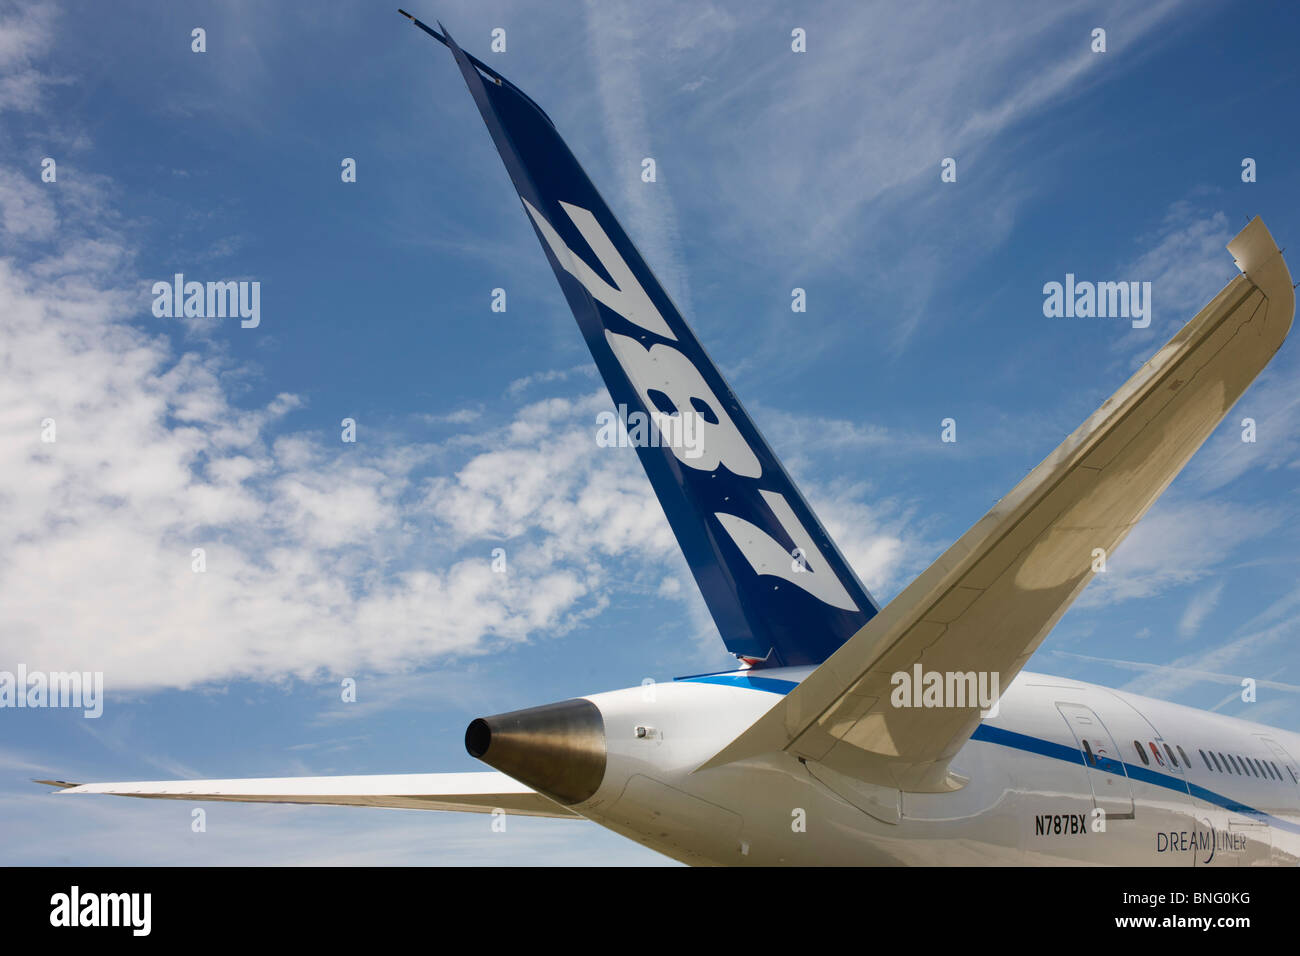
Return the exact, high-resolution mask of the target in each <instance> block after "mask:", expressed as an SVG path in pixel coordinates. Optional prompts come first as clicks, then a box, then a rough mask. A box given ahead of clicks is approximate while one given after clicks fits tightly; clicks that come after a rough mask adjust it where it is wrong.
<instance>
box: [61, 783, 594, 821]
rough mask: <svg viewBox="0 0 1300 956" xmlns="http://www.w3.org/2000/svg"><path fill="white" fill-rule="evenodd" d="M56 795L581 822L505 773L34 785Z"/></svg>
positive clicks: (564, 809)
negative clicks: (499, 815)
mask: <svg viewBox="0 0 1300 956" xmlns="http://www.w3.org/2000/svg"><path fill="white" fill-rule="evenodd" d="M36 782H37V783H43V784H48V785H50V786H52V787H59V788H60V791H59V792H60V793H108V794H113V795H115V796H119V797H146V798H149V799H155V800H191V801H200V800H203V801H207V800H224V801H228V802H233V803H306V804H322V805H331V806H344V807H392V808H395V809H400V810H463V811H467V812H469V813H491V812H492V811H493V810H497V809H500V810H504V811H505V812H506V813H509V814H514V815H516V816H528V817H567V818H570V819H582V818H581V817H580V816H579V815H578V814H576V813H573V812H572V811H571V810H568V809H567V808H565V807H562V806H560V805H559V804H558V803H556V802H554V801H553V800H549V799H547V798H546V797H544V796H542V795H541V794H540V793H537V792H536V791H534V790H531V789H529V788H528V787H526V786H524V785H523V784H522V783H518V782H517V781H515V780H512V779H510V778H509V777H507V776H506V775H505V774H503V773H493V772H491V771H488V772H484V773H400V774H366V775H363V776H356V777H249V778H245V779H235V780H140V781H134V782H131V783H68V782H67V781H64V780H37V781H36Z"/></svg>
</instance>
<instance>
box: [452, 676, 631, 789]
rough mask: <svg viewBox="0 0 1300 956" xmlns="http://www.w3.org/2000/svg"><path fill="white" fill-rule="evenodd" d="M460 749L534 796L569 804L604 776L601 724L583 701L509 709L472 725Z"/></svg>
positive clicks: (593, 707) (597, 713)
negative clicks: (504, 775)
mask: <svg viewBox="0 0 1300 956" xmlns="http://www.w3.org/2000/svg"><path fill="white" fill-rule="evenodd" d="M465 749H466V750H468V751H469V754H470V756H471V757H477V758H478V759H479V760H482V761H483V762H484V763H485V764H487V765H488V766H489V767H495V768H496V769H497V770H500V771H501V772H502V773H504V774H506V775H507V776H510V777H514V778H515V779H516V780H518V781H519V782H520V783H523V784H527V785H528V786H530V787H532V788H533V789H534V790H536V791H537V792H538V793H542V794H545V795H546V796H548V797H550V798H551V799H552V800H556V801H558V802H560V803H563V804H565V805H572V804H575V803H581V802H582V801H583V800H586V799H587V798H588V797H590V796H591V795H592V794H593V793H595V792H596V790H597V788H599V787H600V782H601V780H603V779H604V777H605V720H604V718H603V717H601V715H600V709H599V708H598V707H597V706H596V705H595V704H593V703H592V702H591V701H589V700H584V699H582V698H578V699H576V700H564V701H560V703H558V704H546V705H545V706H542V707H529V708H528V709H527V710H512V711H510V712H509V713H505V714H497V715H496V716H494V717H480V718H478V719H477V720H475V721H472V722H471V723H470V725H469V727H467V728H466V729H465Z"/></svg>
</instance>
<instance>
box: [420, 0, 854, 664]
mask: <svg viewBox="0 0 1300 956" xmlns="http://www.w3.org/2000/svg"><path fill="white" fill-rule="evenodd" d="M401 12H402V13H403V15H404V16H406V17H408V18H409V19H410V20H411V21H412V22H413V23H414V24H415V25H416V26H418V27H419V28H420V29H422V30H423V31H424V32H425V33H428V34H429V35H430V36H431V37H433V38H434V39H436V40H438V41H439V42H440V43H442V44H444V45H446V46H447V47H448V48H449V49H450V50H451V52H452V53H453V54H454V55H455V58H456V62H457V64H458V65H459V66H460V70H461V73H462V74H463V75H464V78H465V82H466V84H467V85H468V86H469V91H470V93H471V95H472V96H473V97H474V102H475V104H476V105H477V106H478V108H479V112H480V113H481V114H482V116H483V120H484V122H485V123H486V124H487V128H488V131H489V133H491V135H492V140H493V142H494V143H495V144H496V147H497V150H498V151H499V152H500V154H501V158H502V160H503V161H504V162H505V166H506V170H507V172H508V173H509V174H510V179H511V182H513V183H514V186H515V189H516V190H517V191H518V193H519V198H520V199H521V200H522V202H523V205H524V210H525V212H526V213H527V215H528V218H529V220H530V222H531V223H532V225H533V228H534V230H535V231H536V233H537V238H538V240H539V241H540V242H541V244H542V248H543V250H544V251H545V253H546V257H547V260H548V261H549V262H550V264H551V267H552V269H554V271H555V275H556V277H557V278H558V279H559V282H560V287H561V289H562V290H563V291H564V295H565V298H566V299H568V302H569V306H570V308H571V309H572V310H573V314H574V317H575V318H576V319H577V321H578V326H579V328H580V329H581V330H582V334H583V337H584V338H585V339H586V342H587V346H588V348H590V350H591V354H592V357H593V358H594V359H595V361H596V367H597V368H598V369H599V370H600V373H601V376H602V377H603V378H604V381H605V384H606V386H607V387H608V389H609V393H610V397H611V398H612V399H613V400H614V404H615V405H616V406H617V407H618V408H619V409H620V414H623V415H624V427H625V428H626V429H627V430H628V434H629V437H630V438H631V439H632V443H633V444H634V445H635V446H636V451H637V454H638V456H639V457H640V459H641V464H642V465H643V466H644V468H645V470H646V474H647V475H648V476H649V478H650V483H651V485H652V486H653V487H654V490H655V494H656V495H657V496H658V498H659V502H660V504H661V505H662V506H663V509H664V513H665V514H666V515H667V517H668V523H669V524H670V525H671V527H672V529H673V533H674V534H675V535H676V537H677V541H678V543H679V544H680V545H681V548H682V551H683V552H684V553H685V555H686V560H687V563H688V564H689V566H690V568H691V572H692V574H693V575H694V576H695V580H696V583H697V584H698V585H699V587H700V591H701V592H702V593H703V595H704V600H705V602H706V603H707V605H708V607H709V611H710V612H711V613H712V615H713V619H714V621H715V622H716V623H717V626H718V630H719V632H720V633H721V635H722V639H723V641H724V642H725V643H726V645H727V648H728V650H730V651H731V652H732V653H733V654H735V655H736V656H737V657H739V658H741V659H742V660H744V661H747V662H749V663H751V664H753V665H755V666H769V667H771V666H793V665H801V664H820V663H821V662H822V661H824V660H825V659H826V658H827V657H829V656H830V655H831V653H833V652H834V651H835V649H836V648H838V647H839V646H840V645H841V644H843V643H844V642H845V641H846V640H848V639H849V638H850V637H851V636H852V635H853V634H855V633H857V631H859V630H860V629H861V628H862V627H863V626H864V625H865V624H866V623H867V621H869V620H870V619H871V618H872V616H874V615H875V613H876V612H877V610H878V606H877V604H876V603H875V601H874V600H873V599H872V597H871V595H870V594H869V593H868V592H867V590H866V589H865V588H864V587H863V586H862V584H861V583H860V582H859V581H858V579H857V577H856V576H855V575H854V573H853V571H852V569H851V568H850V567H849V565H848V563H847V562H846V561H845V560H844V557H843V555H841V554H840V552H839V550H838V549H837V548H836V547H835V544H834V543H833V542H832V541H831V539H830V536H829V535H828V534H827V533H826V530H825V529H824V528H823V527H822V525H821V523H820V522H819V521H818V520H817V517H816V515H814V514H813V511H812V509H811V508H810V507H809V506H808V503H807V502H806V501H805V500H804V498H803V496H802V495H801V494H800V493H799V491H798V489H797V488H796V487H795V485H794V482H793V481H792V480H791V478H790V476H789V475H788V474H787V473H786V471H785V469H784V468H783V467H782V466H781V463H780V461H778V460H777V457H776V455H775V454H773V452H772V450H771V448H769V447H768V444H767V442H766V441H765V440H764V439H763V436H762V435H761V434H759V431H758V429H757V428H756V427H755V425H754V423H753V421H752V420H751V419H750V417H749V415H748V414H747V413H746V412H745V410H744V408H743V407H742V406H741V404H740V402H739V401H738V400H737V398H736V396H735V394H734V393H733V392H732V390H731V388H730V387H729V386H728V385H727V383H726V381H725V380H724V379H723V377H722V374H721V372H719V371H718V369H717V367H716V366H715V365H714V363H713V362H712V361H711V360H710V358H709V356H708V355H707V353H706V352H705V351H704V348H703V346H701V344H700V342H699V340H698V339H697V338H696V337H695V334H694V332H692V331H691V329H690V327H689V326H688V325H687V324H686V321H685V320H684V319H683V318H682V316H681V314H680V313H679V312H678V311H677V308H676V307H675V306H674V305H673V303H672V301H671V300H670V299H669V297H668V295H667V293H666V292H665V291H664V289H663V287H662V286H661V285H660V284H659V282H658V281H657V280H656V279H655V277H654V275H653V274H652V273H651V271H650V269H649V267H648V266H647V265H646V264H645V261H644V260H643V259H642V258H641V255H640V254H639V253H638V252H637V250H636V247H635V246H634V245H633V244H632V242H631V240H630V239H629V238H628V237H627V234H626V233H625V232H624V231H623V228H622V227H621V226H620V225H619V223H618V220H617V219H616V218H615V217H614V214H613V213H612V212H610V209H609V207H608V206H607V205H606V204H605V201H604V200H603V199H601V197H600V194H599V193H598V192H597V191H596V187H595V186H593V185H592V183H591V180H590V179H588V178H587V175H586V173H585V172H584V171H583V169H582V167H581V166H580V165H579V163H578V161H577V159H575V158H574V156H573V153H572V152H570V150H569V148H568V146H567V145H566V144H565V142H564V140H563V139H562V138H561V137H560V134H559V133H558V132H557V131H556V129H555V125H554V124H553V123H552V122H551V120H550V118H549V117H548V116H547V115H546V114H545V113H544V112H542V110H541V109H540V108H539V107H538V106H537V104H535V103H534V102H533V101H532V100H531V99H529V98H528V97H527V96H526V95H525V94H524V93H522V92H521V91H520V90H519V89H518V88H517V87H516V86H514V84H512V83H511V82H510V81H509V80H507V79H506V78H505V77H503V76H501V74H500V73H498V72H496V71H495V70H493V69H492V68H491V67H488V66H487V65H486V64H484V63H482V62H481V61H479V60H477V59H475V58H474V57H472V56H470V55H468V54H467V53H465V52H464V51H463V50H461V48H460V47H459V46H457V45H456V42H455V41H454V40H453V39H452V38H451V36H450V35H449V34H447V32H446V29H445V28H443V31H442V33H439V32H438V31H436V30H434V29H433V28H431V27H429V26H426V25H425V24H423V23H421V22H420V21H419V20H417V19H415V18H414V17H412V16H411V15H410V14H409V13H406V12H405V11H401ZM439 26H441V24H440V25H439Z"/></svg>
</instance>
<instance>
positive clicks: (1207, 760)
mask: <svg viewBox="0 0 1300 956" xmlns="http://www.w3.org/2000/svg"><path fill="white" fill-rule="evenodd" d="M1179 749H1181V748H1179ZM1201 759H1202V760H1204V761H1205V769H1206V770H1210V771H1213V770H1214V764H1212V763H1210V758H1209V757H1207V756H1205V751H1204V750H1202V751H1201Z"/></svg>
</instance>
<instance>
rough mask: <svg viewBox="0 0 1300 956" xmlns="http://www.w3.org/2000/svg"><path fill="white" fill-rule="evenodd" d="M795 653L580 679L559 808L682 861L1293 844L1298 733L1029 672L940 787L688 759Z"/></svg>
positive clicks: (774, 694)
mask: <svg viewBox="0 0 1300 956" xmlns="http://www.w3.org/2000/svg"><path fill="white" fill-rule="evenodd" d="M810 670H811V669H810V668H783V669H772V670H763V671H758V672H754V671H751V672H740V673H739V674H737V675H718V676H714V677H705V678H695V679H688V680H681V681H675V682H673V683H670V684H655V685H651V686H645V687H636V688H631V689H628V690H622V691H614V692H611V693H605V694H595V695H592V696H590V697H589V698H588V699H589V700H591V701H592V702H593V703H595V704H596V706H597V707H599V708H600V711H601V714H602V717H603V718H604V721H605V734H606V738H607V747H608V763H607V767H606V771H605V777H604V781H603V783H602V784H601V785H600V788H599V789H598V790H597V791H596V793H595V794H594V795H593V796H592V797H591V798H590V799H588V800H586V801H584V802H583V803H581V804H578V805H577V806H574V807H573V808H572V809H574V810H576V811H577V812H579V813H581V814H582V815H583V816H585V817H587V818H589V819H591V820H594V821H596V822H597V823H600V824H601V825H603V826H606V827H608V828H610V829H612V830H614V831H616V832H619V833H622V834H623V835H625V836H628V837H630V838H632V839H634V840H636V841H638V842H640V843H643V844H645V845H646V846H649V847H652V848H653V849H655V850H658V851H660V852H662V853H664V854H667V855H668V856H671V857H674V858H676V859H678V860H681V861H683V862H687V863H694V864H710V863H712V864H753V865H775V864H799V865H837V864H838V865H880V864H883V865H892V864H903V865H935V864H944V865H953V864H958V865H969V864H994V865H1006V864H1050V863H1063V864H1091V863H1096V864H1115V865H1168V866H1244V865H1261V864H1275V865H1277V864H1282V865H1294V864H1296V863H1297V862H1300V787H1298V786H1297V779H1298V778H1300V764H1297V763H1296V761H1295V759H1294V757H1293V755H1296V754H1300V735H1296V734H1293V733H1289V732H1285V731H1280V730H1275V729H1273V728H1270V727H1266V726H1263V725H1260V724H1254V723H1251V722H1248V721H1244V720H1239V719H1236V718H1231V717H1224V716H1220V715H1217V714H1212V713H1207V712H1205V711H1200V710H1195V709H1193V708H1189V707H1184V706H1181V705H1178V704H1171V703H1166V702H1163V701H1158V700H1153V699H1150V698H1146V697H1139V696H1136V695H1134V694H1127V693H1122V692H1120V691H1115V690H1109V689H1107V688H1104V687H1099V686H1096V685H1092V684H1084V683H1080V682H1077V681H1072V680H1067V679H1064V678H1056V677H1048V676H1045V675H1040V674H1032V673H1029V672H1022V673H1021V674H1020V675H1019V677H1017V678H1016V680H1015V681H1014V682H1013V683H1012V685H1011V686H1010V687H1009V688H1008V689H1007V690H1006V692H1005V693H1004V694H1003V695H1002V698H1001V701H1000V703H999V706H998V708H997V715H996V716H993V717H989V718H986V719H985V720H984V721H982V722H981V724H980V727H979V728H978V729H977V731H976V733H975V734H974V736H973V737H972V739H971V740H970V741H968V742H967V743H966V745H965V746H964V747H963V748H962V749H961V751H960V752H959V753H958V754H957V756H956V757H955V758H954V760H953V762H952V765H951V770H952V771H953V773H954V774H956V775H957V776H958V777H959V778H964V779H965V781H966V782H965V784H964V786H961V787H960V788H959V789H957V790H955V791H952V792H947V793H909V792H900V791H898V790H895V789H892V788H889V787H882V786H873V785H868V784H864V783H861V782H859V781H855V780H853V779H851V778H849V777H846V776H843V775H841V774H838V773H836V772H835V771H832V770H831V769H829V768H827V767H823V766H821V765H819V764H817V763H816V762H815V761H812V760H807V761H804V760H801V759H798V758H796V757H793V756H791V755H789V754H786V753H781V754H772V755H768V756H766V757H763V758H759V759H755V760H750V761H745V762H743V763H737V764H731V765H727V766H722V767H718V768H716V769H711V770H706V771H701V772H694V771H695V768H697V767H698V766H699V765H700V764H702V763H704V762H705V761H706V760H708V759H709V758H710V757H712V756H713V755H714V754H715V753H716V752H717V751H718V750H719V749H720V748H721V747H722V746H724V745H725V744H726V743H727V742H728V741H730V740H732V739H733V738H734V737H736V736H737V735H738V734H740V733H741V732H742V731H744V730H745V729H746V728H747V727H749V726H750V724H752V723H753V722H754V721H755V720H757V719H758V717H759V716H761V715H762V714H763V713H765V712H766V711H767V710H768V709H769V708H770V707H771V706H772V705H773V704H774V703H775V701H776V700H777V699H778V695H779V694H782V693H787V692H788V691H789V689H790V688H792V687H793V686H794V685H795V684H797V683H798V682H799V681H800V680H802V679H803V678H804V677H805V676H806V675H807V674H808V673H809V671H810ZM638 728H641V729H640V730H638ZM1085 741H1087V746H1086V747H1085V745H1084V742H1085ZM1153 746H1154V749H1155V750H1156V751H1158V753H1159V759H1158V760H1157V757H1156V755H1155V754H1154V753H1153ZM1139 747H1140V748H1141V750H1142V755H1139V752H1138V749H1137V748H1139ZM1166 747H1167V748H1168V749H1166ZM1169 751H1172V752H1173V753H1172V757H1171V756H1170V754H1169ZM1143 756H1145V761H1144V760H1143ZM1089 760H1091V763H1089ZM1207 762H1208V763H1209V767H1210V768H1213V769H1207ZM1175 764H1176V765H1175ZM1220 768H1221V769H1220ZM1279 776H1280V778H1281V779H1278V777H1279Z"/></svg>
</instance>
